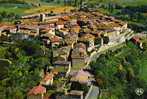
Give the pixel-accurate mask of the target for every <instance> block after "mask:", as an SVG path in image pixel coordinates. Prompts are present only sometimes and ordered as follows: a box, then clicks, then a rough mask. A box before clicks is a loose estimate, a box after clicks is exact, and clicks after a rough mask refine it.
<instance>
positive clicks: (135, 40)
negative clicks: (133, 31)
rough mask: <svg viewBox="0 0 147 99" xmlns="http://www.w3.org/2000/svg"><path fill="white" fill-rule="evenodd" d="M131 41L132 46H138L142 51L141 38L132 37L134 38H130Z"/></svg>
mask: <svg viewBox="0 0 147 99" xmlns="http://www.w3.org/2000/svg"><path fill="white" fill-rule="evenodd" d="M131 40H132V42H133V43H134V44H136V45H138V46H139V48H141V49H143V46H142V42H141V38H140V37H138V36H134V37H132V39H131Z"/></svg>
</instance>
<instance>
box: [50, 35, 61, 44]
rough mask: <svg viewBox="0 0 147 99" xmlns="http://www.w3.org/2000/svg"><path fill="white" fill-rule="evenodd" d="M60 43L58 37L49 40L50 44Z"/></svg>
mask: <svg viewBox="0 0 147 99" xmlns="http://www.w3.org/2000/svg"><path fill="white" fill-rule="evenodd" d="M60 41H61V39H60V37H58V36H54V37H53V38H52V39H51V42H52V43H56V42H60Z"/></svg>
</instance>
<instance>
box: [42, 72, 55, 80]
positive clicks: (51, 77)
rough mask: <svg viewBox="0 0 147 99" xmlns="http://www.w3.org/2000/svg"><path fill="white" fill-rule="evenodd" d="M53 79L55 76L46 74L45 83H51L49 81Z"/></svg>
mask: <svg viewBox="0 0 147 99" xmlns="http://www.w3.org/2000/svg"><path fill="white" fill-rule="evenodd" d="M52 79H53V74H52V73H50V74H46V75H45V76H44V78H43V81H45V82H46V81H49V80H52Z"/></svg>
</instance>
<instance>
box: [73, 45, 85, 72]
mask: <svg viewBox="0 0 147 99" xmlns="http://www.w3.org/2000/svg"><path fill="white" fill-rule="evenodd" d="M71 61H72V68H73V69H78V70H79V69H80V68H82V67H84V66H85V65H86V63H87V61H88V55H87V52H86V45H85V44H83V43H77V44H76V45H75V46H74V48H73V50H72V52H71Z"/></svg>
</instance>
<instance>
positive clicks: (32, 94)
mask: <svg viewBox="0 0 147 99" xmlns="http://www.w3.org/2000/svg"><path fill="white" fill-rule="evenodd" d="M45 93H46V88H45V87H43V86H42V85H38V86H35V87H33V88H32V89H31V90H30V91H29V92H28V94H27V99H44V95H45Z"/></svg>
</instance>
